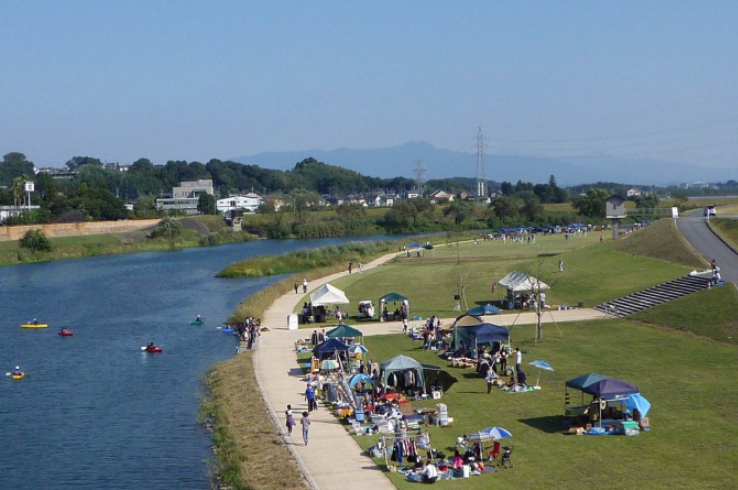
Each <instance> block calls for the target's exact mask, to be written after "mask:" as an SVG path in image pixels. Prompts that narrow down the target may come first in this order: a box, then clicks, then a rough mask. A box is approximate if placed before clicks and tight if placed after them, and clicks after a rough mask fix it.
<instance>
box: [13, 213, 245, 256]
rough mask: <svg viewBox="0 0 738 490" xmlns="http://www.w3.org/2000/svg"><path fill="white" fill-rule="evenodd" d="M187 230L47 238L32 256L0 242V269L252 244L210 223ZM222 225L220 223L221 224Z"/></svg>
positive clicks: (242, 234)
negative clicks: (45, 248)
mask: <svg viewBox="0 0 738 490" xmlns="http://www.w3.org/2000/svg"><path fill="white" fill-rule="evenodd" d="M190 220H192V221H196V223H193V224H192V225H191V226H187V225H185V226H183V227H182V229H181V230H180V231H179V233H178V235H177V236H174V237H171V238H167V237H159V238H150V237H149V234H150V233H151V231H152V230H153V228H149V229H146V230H138V231H133V232H126V233H107V234H99V235H80V236H68V237H58V238H54V237H51V238H49V240H50V241H51V244H52V249H51V251H49V252H33V251H31V250H28V249H25V248H22V247H21V246H20V244H19V242H18V241H2V242H0V266H5V265H16V264H24V263H34V262H53V261H57V260H66V259H79V258H84V257H96V256H99V255H117V254H124V253H135V252H158V251H164V250H180V249H185V248H198V247H208V246H215V245H223V244H227V243H239V242H246V241H251V240H256V239H257V238H258V237H256V236H254V235H250V234H248V233H246V232H232V231H230V229H228V228H226V227H225V225H223V226H218V225H217V223H215V222H211V221H202V220H193V219H190ZM221 221H222V220H221Z"/></svg>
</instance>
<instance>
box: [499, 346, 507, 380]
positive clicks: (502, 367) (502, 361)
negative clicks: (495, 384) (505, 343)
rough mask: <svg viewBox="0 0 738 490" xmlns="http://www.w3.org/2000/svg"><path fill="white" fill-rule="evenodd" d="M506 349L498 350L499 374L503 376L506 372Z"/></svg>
mask: <svg viewBox="0 0 738 490" xmlns="http://www.w3.org/2000/svg"><path fill="white" fill-rule="evenodd" d="M507 355H508V354H507V348H505V347H503V348H502V349H500V374H505V371H506V370H507Z"/></svg>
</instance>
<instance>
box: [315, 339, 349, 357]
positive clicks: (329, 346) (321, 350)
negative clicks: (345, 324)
mask: <svg viewBox="0 0 738 490" xmlns="http://www.w3.org/2000/svg"><path fill="white" fill-rule="evenodd" d="M348 349H349V348H348V346H347V345H346V344H344V343H343V342H341V341H340V340H336V339H328V340H326V341H325V342H323V343H322V344H318V345H317V346H316V347H315V349H314V350H313V355H314V356H315V357H317V358H318V360H319V361H322V360H323V359H330V358H335V359H340V357H339V356H340V355H341V353H343V359H344V360H348Z"/></svg>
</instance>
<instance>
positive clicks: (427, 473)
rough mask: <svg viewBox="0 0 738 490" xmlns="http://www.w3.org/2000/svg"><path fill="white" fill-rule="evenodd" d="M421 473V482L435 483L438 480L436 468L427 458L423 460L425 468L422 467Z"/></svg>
mask: <svg viewBox="0 0 738 490" xmlns="http://www.w3.org/2000/svg"><path fill="white" fill-rule="evenodd" d="M421 475H422V477H421V480H420V481H422V482H423V483H435V482H436V480H438V468H436V465H434V464H433V461H432V460H430V459H429V460H427V461H426V462H425V468H423V471H422V473H421Z"/></svg>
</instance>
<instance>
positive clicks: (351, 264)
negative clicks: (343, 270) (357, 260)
mask: <svg viewBox="0 0 738 490" xmlns="http://www.w3.org/2000/svg"><path fill="white" fill-rule="evenodd" d="M353 269H354V263H353V262H349V274H351V271H352V270H353Z"/></svg>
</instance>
